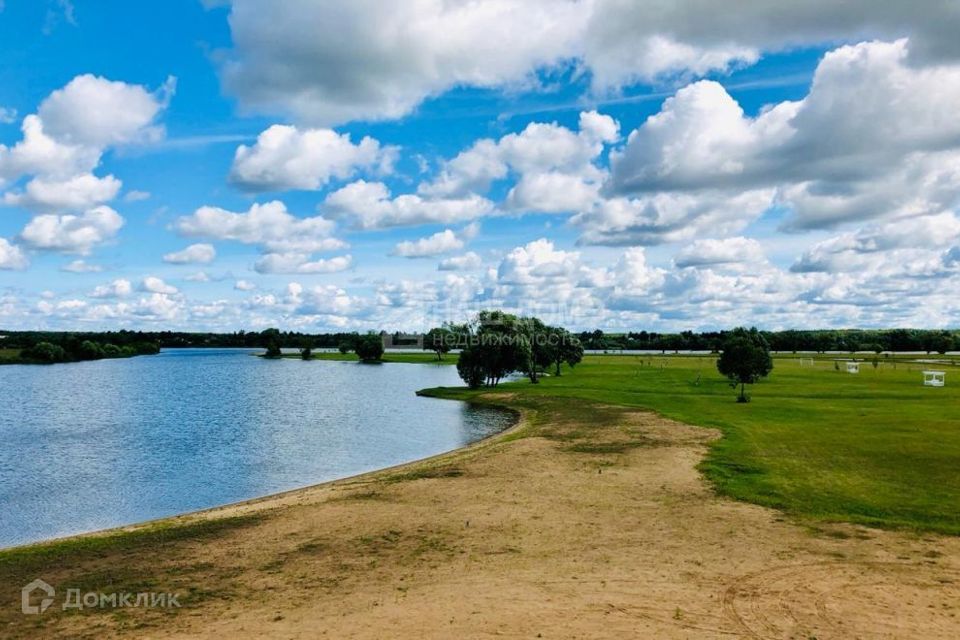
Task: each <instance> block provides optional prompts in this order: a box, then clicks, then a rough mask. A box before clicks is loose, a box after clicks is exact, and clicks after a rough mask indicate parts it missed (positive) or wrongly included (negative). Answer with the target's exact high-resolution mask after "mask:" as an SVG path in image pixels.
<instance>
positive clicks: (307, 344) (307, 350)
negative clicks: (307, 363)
mask: <svg viewBox="0 0 960 640" xmlns="http://www.w3.org/2000/svg"><path fill="white" fill-rule="evenodd" d="M300 357H301V358H303V359H304V360H310V359H312V358H313V341H312V340H310V339H305V340H304V341H303V344H302V346H301V347H300Z"/></svg>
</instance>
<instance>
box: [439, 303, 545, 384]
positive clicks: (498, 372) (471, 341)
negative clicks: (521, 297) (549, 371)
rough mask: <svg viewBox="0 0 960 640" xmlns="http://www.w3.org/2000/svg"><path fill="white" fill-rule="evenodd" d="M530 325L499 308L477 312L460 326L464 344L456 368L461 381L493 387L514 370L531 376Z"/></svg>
mask: <svg viewBox="0 0 960 640" xmlns="http://www.w3.org/2000/svg"><path fill="white" fill-rule="evenodd" d="M530 326H531V325H530V323H529V322H527V321H525V320H521V319H519V318H517V317H516V316H514V315H510V314H506V313H503V312H501V311H481V312H480V313H479V314H478V315H477V318H476V319H475V320H474V321H473V322H472V323H470V324H469V325H467V326H465V327H463V329H462V331H463V336H462V342H463V343H464V344H465V346H464V348H463V349H462V350H461V352H460V359H459V361H458V365H457V371H458V373H459V374H460V377H461V378H462V379H463V381H464V382H466V383H467V384H468V385H469V386H472V387H477V386H480V385H481V384H485V385H487V386H489V387H495V386H497V385H498V384H499V383H500V381H501V380H503V379H504V378H505V377H506V376H508V375H510V374H511V373H513V372H515V371H523V372H525V373H528V374H531V375H534V376H535V375H536V374H535V373H532V372H533V367H532V366H531V358H532V350H531V343H530ZM461 363H462V364H461ZM531 379H532V378H531Z"/></svg>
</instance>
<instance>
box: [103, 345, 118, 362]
mask: <svg viewBox="0 0 960 640" xmlns="http://www.w3.org/2000/svg"><path fill="white" fill-rule="evenodd" d="M122 355H123V351H122V350H121V349H120V347H118V346H117V345H115V344H111V343H109V342H108V343H107V344H105V345H103V357H104V358H119V357H120V356H122Z"/></svg>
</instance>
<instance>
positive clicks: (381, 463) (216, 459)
mask: <svg viewBox="0 0 960 640" xmlns="http://www.w3.org/2000/svg"><path fill="white" fill-rule="evenodd" d="M252 353H254V352H253V351H250V350H243V349H176V350H165V351H163V352H161V353H160V354H159V355H156V356H141V357H137V358H130V359H121V360H98V361H93V362H80V363H75V364H57V365H50V366H36V365H33V366H31V365H8V366H3V367H0V385H2V388H3V390H4V394H3V395H4V401H3V403H2V404H0V514H2V517H0V547H5V546H11V545H16V544H22V543H26V542H32V541H37V540H43V539H47V538H52V537H57V536H64V535H69V534H73V533H80V532H85V531H93V530H97V529H103V528H107V527H114V526H119V525H125V524H130V523H135V522H140V521H143V520H149V519H152V518H160V517H164V516H171V515H175V514H178V513H184V512H188V511H195V510H197V509H204V508H208V507H214V506H218V505H222V504H228V503H231V502H237V501H240V500H246V499H250V498H255V497H260V496H264V495H268V494H271V493H276V492H279V491H284V490H288V489H294V488H298V487H304V486H308V485H311V484H316V483H318V482H323V481H327V480H333V479H336V478H343V477H346V476H350V475H354V474H357V473H362V472H364V471H370V470H374V469H380V468H383V467H388V466H391V465H395V464H400V463H403V462H408V461H411V460H416V459H419V458H424V457H427V456H430V455H434V454H438V453H442V452H445V451H449V450H451V449H455V448H457V447H461V446H463V445H465V444H468V443H470V442H474V441H476V440H479V439H481V438H484V437H486V436H489V435H492V434H494V433H496V432H498V431H501V430H503V429H504V428H506V427H508V426H509V425H510V424H511V423H512V422H513V419H514V417H513V415H512V414H511V413H509V412H506V411H501V410H498V409H494V408H489V407H481V406H470V405H466V404H464V403H460V402H453V401H449V400H438V399H432V398H421V397H418V396H417V395H415V393H414V392H415V391H416V390H417V389H422V388H425V387H436V386H450V385H459V384H461V383H460V380H459V378H458V377H457V372H456V368H455V367H452V366H437V365H423V364H384V365H363V364H358V363H355V362H329V361H319V360H314V361H309V362H304V361H301V360H289V359H285V360H264V359H262V358H257V357H254V356H253V355H251V354H252Z"/></svg>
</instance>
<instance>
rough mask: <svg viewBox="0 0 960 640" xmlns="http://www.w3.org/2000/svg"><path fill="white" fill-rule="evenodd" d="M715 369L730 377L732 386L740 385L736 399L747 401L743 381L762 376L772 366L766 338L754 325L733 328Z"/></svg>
mask: <svg viewBox="0 0 960 640" xmlns="http://www.w3.org/2000/svg"><path fill="white" fill-rule="evenodd" d="M717 370H718V371H720V373H721V374H723V375H724V376H726V377H727V378H729V379H730V385H731V386H733V387H736V386H737V385H738V384H739V385H740V395H739V397H738V398H737V402H749V401H750V399H749V398H748V397H747V393H746V385H748V384H754V383H755V382H757V381H758V380H760V379H761V378H765V377H766V376H767V375H769V373H770V372H771V371H772V370H773V360H772V359H771V358H770V347H769V345H768V344H767V341H766V340H765V339H764V337H763V336H762V335H761V334H760V332H759V331H757V330H756V329H749V330H747V329H745V328H743V327H740V328H738V329H734V330H733V331H732V332H730V335H729V337H728V338H727V341H726V342H725V343H724V345H723V352H722V353H721V354H720V359H719V360H717Z"/></svg>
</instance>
